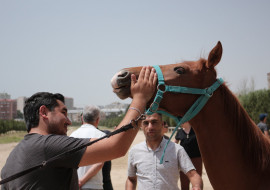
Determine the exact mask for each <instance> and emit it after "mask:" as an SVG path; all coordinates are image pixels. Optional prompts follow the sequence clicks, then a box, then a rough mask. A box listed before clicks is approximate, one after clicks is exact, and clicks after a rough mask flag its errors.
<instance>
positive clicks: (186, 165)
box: [177, 145, 195, 174]
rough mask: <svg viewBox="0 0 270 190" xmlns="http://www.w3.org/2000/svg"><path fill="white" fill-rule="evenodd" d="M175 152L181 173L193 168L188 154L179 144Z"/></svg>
mask: <svg viewBox="0 0 270 190" xmlns="http://www.w3.org/2000/svg"><path fill="white" fill-rule="evenodd" d="M179 146H180V145H179ZM177 154H178V164H179V166H180V170H181V171H182V172H183V173H185V174H186V173H187V172H189V171H190V170H195V167H194V165H193V164H192V162H191V160H190V158H189V156H188V154H187V153H186V151H185V149H184V148H183V147H182V146H180V148H179V150H178V153H177Z"/></svg>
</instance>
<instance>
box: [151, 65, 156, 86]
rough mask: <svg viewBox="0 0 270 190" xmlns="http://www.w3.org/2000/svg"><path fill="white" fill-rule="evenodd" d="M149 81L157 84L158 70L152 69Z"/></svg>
mask: <svg viewBox="0 0 270 190" xmlns="http://www.w3.org/2000/svg"><path fill="white" fill-rule="evenodd" d="M149 81H150V82H153V84H156V82H157V74H156V70H155V69H154V68H152V69H151V73H150V77H149Z"/></svg>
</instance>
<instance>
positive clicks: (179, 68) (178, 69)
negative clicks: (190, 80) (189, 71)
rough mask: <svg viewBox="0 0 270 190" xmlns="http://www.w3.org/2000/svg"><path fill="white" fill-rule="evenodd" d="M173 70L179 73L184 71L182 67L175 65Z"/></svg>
mask: <svg viewBox="0 0 270 190" xmlns="http://www.w3.org/2000/svg"><path fill="white" fill-rule="evenodd" d="M174 71H175V72H176V73H177V74H179V75H181V74H184V73H185V72H186V71H185V69H184V68H183V67H175V68H174Z"/></svg>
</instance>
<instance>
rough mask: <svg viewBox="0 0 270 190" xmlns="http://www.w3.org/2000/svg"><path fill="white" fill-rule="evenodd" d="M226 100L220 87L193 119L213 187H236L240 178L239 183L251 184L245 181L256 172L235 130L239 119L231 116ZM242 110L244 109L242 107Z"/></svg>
mask: <svg viewBox="0 0 270 190" xmlns="http://www.w3.org/2000/svg"><path fill="white" fill-rule="evenodd" d="M225 102H226V101H224V96H222V95H221V93H220V92H218V91H217V92H216V93H215V94H214V95H213V97H212V98H211V99H210V100H209V101H208V103H207V104H206V106H205V107H204V108H203V109H202V111H201V112H200V113H199V114H198V115H197V116H196V117H195V118H194V119H193V120H191V122H190V123H191V125H192V127H193V128H194V130H195V132H196V135H197V139H198V143H199V147H200V151H201V154H202V158H203V162H204V165H205V168H206V171H207V174H208V176H209V179H210V181H211V183H212V185H213V187H214V188H215V189H234V188H235V187H233V185H236V184H234V182H235V183H236V182H237V185H236V186H237V187H241V188H242V187H247V185H246V184H245V183H246V182H247V181H248V180H252V177H253V174H252V172H250V168H249V166H247V165H246V162H245V159H246V158H245V157H244V156H243V153H242V150H243V147H242V144H241V143H239V139H240V137H238V136H237V135H236V133H235V127H236V126H233V125H234V124H235V123H236V122H234V121H232V120H230V118H227V117H228V116H227V114H226V113H225V111H224V110H225V109H227V108H228V107H227V108H225ZM227 104H232V102H227ZM226 106H228V105H226ZM229 109H230V108H229ZM232 109H233V108H232ZM241 109H242V108H241ZM228 111H230V110H228ZM242 111H244V110H243V109H242V110H240V112H242ZM253 180H254V179H253ZM232 184H233V185H232ZM240 184H242V185H244V186H241V185H240Z"/></svg>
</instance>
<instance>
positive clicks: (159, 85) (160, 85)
mask: <svg viewBox="0 0 270 190" xmlns="http://www.w3.org/2000/svg"><path fill="white" fill-rule="evenodd" d="M162 86H163V87H164V90H162V89H161V88H160V87H162ZM157 89H158V90H160V91H161V92H163V93H164V92H166V85H165V84H158V85H157Z"/></svg>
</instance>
